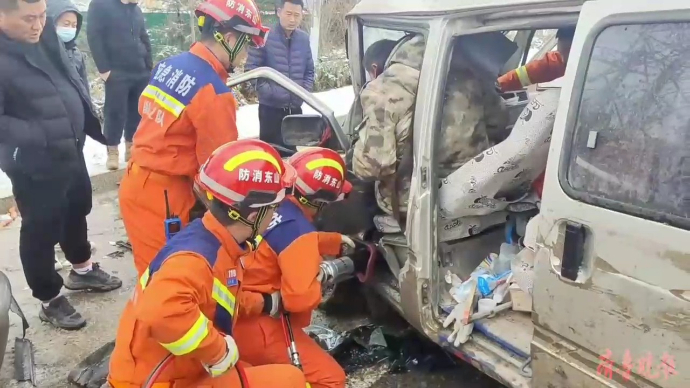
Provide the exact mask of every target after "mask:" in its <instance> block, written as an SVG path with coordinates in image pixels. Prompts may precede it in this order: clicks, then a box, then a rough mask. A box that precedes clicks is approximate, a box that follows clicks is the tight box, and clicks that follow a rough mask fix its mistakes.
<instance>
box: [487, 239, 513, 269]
mask: <svg viewBox="0 0 690 388" xmlns="http://www.w3.org/2000/svg"><path fill="white" fill-rule="evenodd" d="M519 250H520V248H519V247H518V246H517V245H514V244H508V243H503V244H501V250H500V251H499V254H498V258H497V259H496V260H494V261H493V263H492V264H493V265H492V268H491V269H492V270H493V272H494V273H495V274H496V275H503V274H504V273H506V272H508V271H510V263H511V262H512V261H513V258H515V255H517V253H518V252H519Z"/></svg>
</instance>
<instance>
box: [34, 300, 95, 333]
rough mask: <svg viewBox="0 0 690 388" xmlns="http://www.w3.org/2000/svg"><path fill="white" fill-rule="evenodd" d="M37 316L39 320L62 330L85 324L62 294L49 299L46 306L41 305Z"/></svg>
mask: <svg viewBox="0 0 690 388" xmlns="http://www.w3.org/2000/svg"><path fill="white" fill-rule="evenodd" d="M38 317H39V318H40V319H41V321H43V322H48V323H50V324H51V325H53V326H55V327H57V328H60V329H64V330H79V329H81V328H83V327H84V326H86V320H85V319H84V318H83V317H82V316H81V314H79V313H78V312H77V310H75V309H74V307H72V304H71V303H70V302H69V301H68V300H67V298H65V297H64V296H62V295H60V296H58V297H57V298H55V299H53V300H51V301H50V303H49V304H48V306H47V307H46V306H44V305H41V312H39V313H38Z"/></svg>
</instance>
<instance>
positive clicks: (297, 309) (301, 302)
mask: <svg viewBox="0 0 690 388" xmlns="http://www.w3.org/2000/svg"><path fill="white" fill-rule="evenodd" d="M311 221H312V220H311V219H310V217H308V216H307V215H306V214H305V213H304V212H303V210H302V208H301V207H300V205H298V202H297V201H296V200H295V199H294V197H292V196H290V197H288V198H287V199H286V200H285V201H283V203H282V204H281V205H280V207H279V208H278V209H277V210H276V212H275V213H274V215H273V219H272V221H271V225H270V226H269V228H268V230H267V231H266V233H264V235H263V242H262V243H261V244H259V247H258V250H257V252H256V254H255V255H254V256H253V257H252V258H251V260H246V261H245V265H246V267H245V272H244V283H243V285H242V287H243V289H246V290H250V291H255V292H258V293H263V294H271V293H273V292H275V291H278V290H280V292H281V295H282V301H283V307H284V309H285V310H286V311H288V312H290V313H291V314H290V317H291V322H292V326H293V330H294V335H295V341H296V344H297V351H298V352H299V355H300V360H301V362H302V366H303V370H304V375H305V376H306V378H307V382H309V384H310V385H311V387H312V388H344V387H345V372H344V371H343V369H342V368H341V367H340V365H338V363H337V362H336V361H335V360H334V359H333V357H331V356H330V355H329V354H328V353H326V351H324V350H323V349H322V348H321V347H320V346H319V345H318V344H317V343H316V342H315V341H314V340H313V339H311V338H310V337H309V336H308V335H307V334H306V333H305V332H304V331H303V330H302V329H303V328H304V327H306V326H308V325H309V323H310V322H311V315H312V312H313V311H314V309H316V307H318V305H319V303H320V302H321V283H319V282H318V281H317V280H316V276H317V274H318V272H319V264H321V261H322V255H337V254H339V253H340V246H341V236H340V234H338V233H325V232H316V229H315V228H314V226H313V225H312V224H311ZM235 334H236V335H235V337H234V338H235V341H236V342H237V347H238V348H239V349H240V357H241V358H242V360H244V361H247V362H249V363H250V364H252V365H265V364H278V363H280V364H288V363H290V358H289V357H288V353H287V345H286V343H285V335H284V333H283V327H282V325H281V321H280V319H276V318H272V317H270V316H266V315H263V316H256V317H247V316H245V315H244V314H241V315H240V318H239V320H238V322H237V326H236V327H235Z"/></svg>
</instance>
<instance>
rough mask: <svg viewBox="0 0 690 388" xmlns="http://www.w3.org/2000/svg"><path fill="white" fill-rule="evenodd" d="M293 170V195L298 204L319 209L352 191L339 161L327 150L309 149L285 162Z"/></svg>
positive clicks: (343, 167) (339, 158) (345, 169)
mask: <svg viewBox="0 0 690 388" xmlns="http://www.w3.org/2000/svg"><path fill="white" fill-rule="evenodd" d="M288 164H290V165H291V166H292V167H293V168H294V169H295V174H296V179H295V186H294V188H293V194H294V195H295V197H296V198H297V199H298V200H299V201H300V203H302V204H304V205H307V206H311V207H314V208H317V209H320V208H321V207H322V206H323V205H324V204H326V203H330V202H335V201H340V200H342V199H344V198H345V197H346V196H347V195H348V194H349V193H350V191H351V190H352V185H351V184H350V182H348V181H347V180H346V179H345V178H346V174H347V168H346V167H345V162H344V161H343V158H342V157H341V156H340V155H339V154H338V153H337V152H335V151H333V150H331V149H328V148H321V147H311V148H308V149H305V150H302V151H299V152H297V153H296V154H294V155H292V157H290V159H289V160H288Z"/></svg>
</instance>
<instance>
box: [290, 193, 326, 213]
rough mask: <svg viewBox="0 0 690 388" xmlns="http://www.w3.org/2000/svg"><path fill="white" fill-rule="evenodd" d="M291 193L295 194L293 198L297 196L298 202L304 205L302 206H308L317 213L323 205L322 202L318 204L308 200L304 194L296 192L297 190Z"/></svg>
mask: <svg viewBox="0 0 690 388" xmlns="http://www.w3.org/2000/svg"><path fill="white" fill-rule="evenodd" d="M293 195H294V196H295V198H297V200H298V201H299V203H301V204H302V205H304V206H307V207H310V208H312V209H314V210H315V211H316V212H317V213H318V212H320V211H321V209H323V207H324V205H325V203H324V202H319V203H318V204H316V203H313V202H311V201H310V200H308V199H307V197H305V196H304V195H302V194H301V193H300V192H298V191H297V190H294V193H293Z"/></svg>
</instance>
